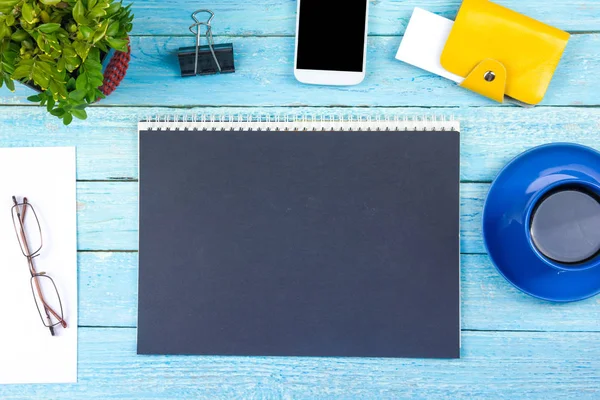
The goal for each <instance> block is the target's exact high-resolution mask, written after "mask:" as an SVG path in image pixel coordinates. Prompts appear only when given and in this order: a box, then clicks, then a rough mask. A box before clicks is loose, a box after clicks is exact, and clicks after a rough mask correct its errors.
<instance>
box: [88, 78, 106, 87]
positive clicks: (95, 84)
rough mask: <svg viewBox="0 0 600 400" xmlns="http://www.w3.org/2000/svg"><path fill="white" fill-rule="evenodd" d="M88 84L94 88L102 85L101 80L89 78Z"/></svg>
mask: <svg viewBox="0 0 600 400" xmlns="http://www.w3.org/2000/svg"><path fill="white" fill-rule="evenodd" d="M89 82H90V85H92V86H93V87H95V88H97V87H100V86H102V84H103V83H104V82H103V80H102V79H98V78H90V81H89Z"/></svg>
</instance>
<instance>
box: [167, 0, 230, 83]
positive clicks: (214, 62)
mask: <svg viewBox="0 0 600 400" xmlns="http://www.w3.org/2000/svg"><path fill="white" fill-rule="evenodd" d="M200 13H208V14H210V16H209V17H208V20H207V21H206V22H201V21H198V18H196V15H198V14H200ZM214 17H215V13H213V12H212V11H210V10H197V11H195V12H194V13H193V14H192V18H193V19H194V21H195V23H194V24H193V25H191V26H190V32H192V33H193V34H194V35H195V36H196V46H192V47H180V48H179V51H178V52H177V57H178V58H179V66H180V67H181V76H195V75H212V74H216V73H231V72H235V64H234V61H233V44H232V43H223V44H215V43H214V40H213V34H212V26H211V25H210V23H211V22H212V20H213V18H214ZM202 26H205V27H206V34H205V35H204V36H205V37H206V41H207V42H208V44H206V45H202V46H201V45H200V37H201V36H202V34H201V27H202Z"/></svg>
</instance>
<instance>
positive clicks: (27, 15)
mask: <svg viewBox="0 0 600 400" xmlns="http://www.w3.org/2000/svg"><path fill="white" fill-rule="evenodd" d="M21 15H22V16H23V19H25V22H27V23H28V24H33V18H34V16H33V8H32V7H31V5H29V3H27V2H25V3H23V7H22V8H21Z"/></svg>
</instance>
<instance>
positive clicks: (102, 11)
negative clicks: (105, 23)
mask: <svg viewBox="0 0 600 400" xmlns="http://www.w3.org/2000/svg"><path fill="white" fill-rule="evenodd" d="M106 14H107V12H106V7H101V6H100V5H97V6H96V7H94V8H92V9H91V10H90V12H89V13H88V15H87V16H88V18H91V19H95V18H100V17H104V16H105V15H106Z"/></svg>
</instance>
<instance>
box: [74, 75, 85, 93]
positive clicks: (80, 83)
mask: <svg viewBox="0 0 600 400" xmlns="http://www.w3.org/2000/svg"><path fill="white" fill-rule="evenodd" d="M87 85H88V82H87V74H86V73H85V72H83V73H81V74H79V76H78V77H77V80H75V87H76V88H77V90H81V91H82V92H85V91H86V90H87Z"/></svg>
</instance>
